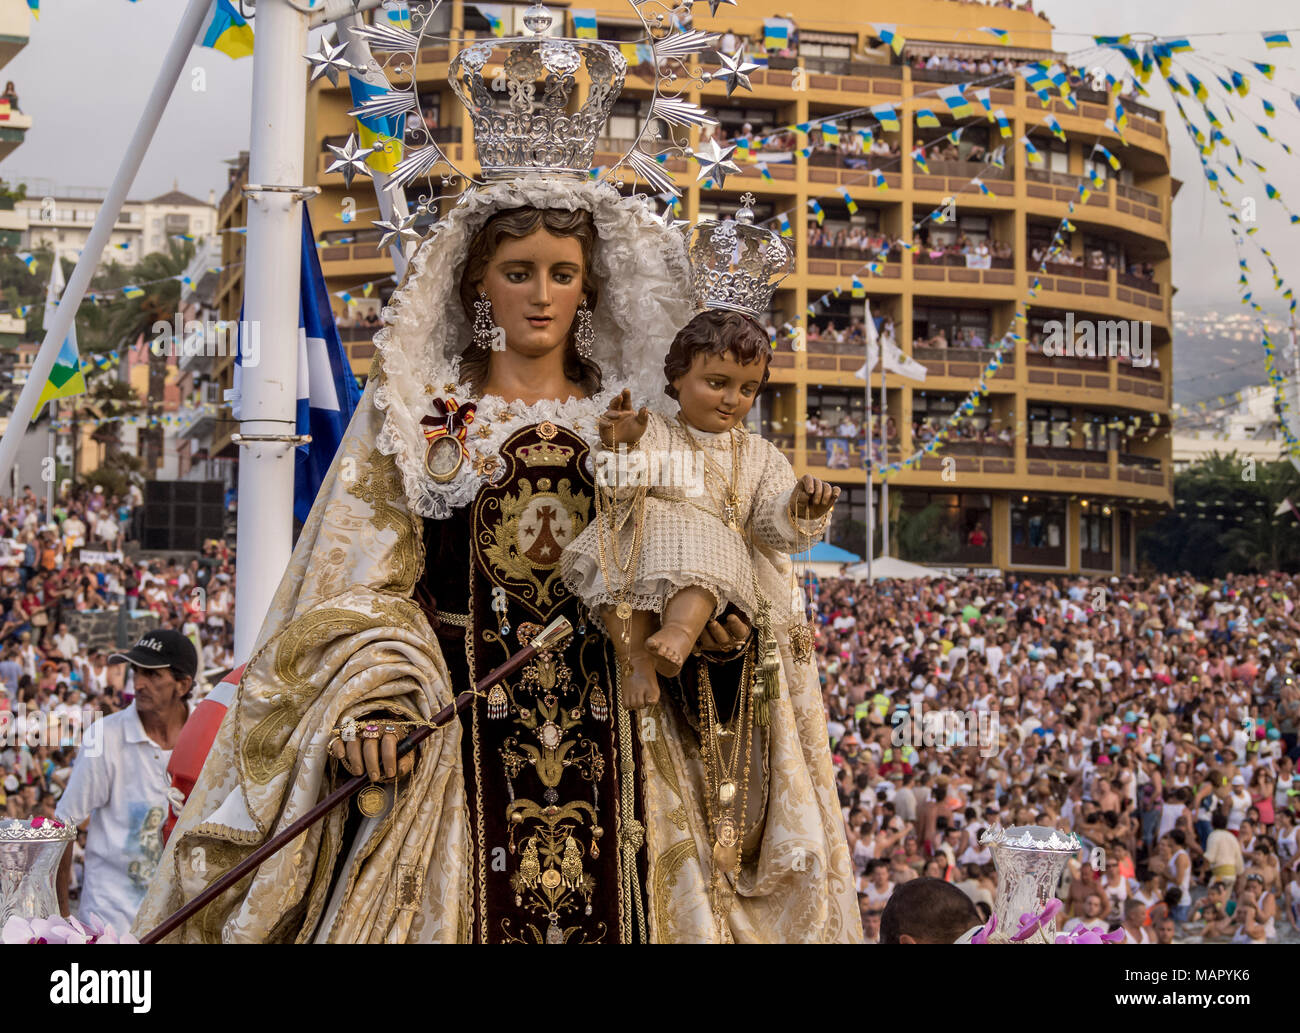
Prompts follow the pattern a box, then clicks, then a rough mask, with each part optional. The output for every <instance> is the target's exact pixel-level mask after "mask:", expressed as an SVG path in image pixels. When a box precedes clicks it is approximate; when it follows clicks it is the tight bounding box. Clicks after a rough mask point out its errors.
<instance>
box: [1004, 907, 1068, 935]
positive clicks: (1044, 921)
mask: <svg viewBox="0 0 1300 1033" xmlns="http://www.w3.org/2000/svg"><path fill="white" fill-rule="evenodd" d="M1063 906H1064V905H1062V903H1061V902H1060V900H1058V899H1057V898H1056V897H1053V898H1052V899H1051V900H1049V901H1048V902H1047V906H1046V907H1044V908H1043V910H1042V911H1040V912H1039V913H1038V914H1036V915H1032V914H1028V913H1026V914H1023V915H1021V916H1020V929H1019V930H1018V931H1017V932H1015V933H1014V934H1013V935H1012V936H1011V942H1012V943H1020V942H1022V941H1024V940H1027V939H1029V937H1031V936H1033V935H1034V933H1036V932H1038V930H1039V929H1041V928H1046V927H1047V926H1049V925H1050V924H1051V922H1052V920H1053V919H1054V918H1056V915H1057V913H1058V912H1059V911H1060V910H1061V908H1062V907H1063Z"/></svg>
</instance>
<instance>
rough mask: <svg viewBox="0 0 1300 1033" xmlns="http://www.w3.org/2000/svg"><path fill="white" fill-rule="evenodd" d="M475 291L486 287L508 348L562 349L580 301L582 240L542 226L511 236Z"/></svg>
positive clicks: (527, 351)
mask: <svg viewBox="0 0 1300 1033" xmlns="http://www.w3.org/2000/svg"><path fill="white" fill-rule="evenodd" d="M474 286H475V290H476V291H477V290H483V291H486V292H487V296H488V298H489V299H491V301H492V319H493V321H494V322H495V323H496V325H497V326H499V327H501V328H502V329H503V330H505V332H506V347H507V348H508V349H509V350H510V351H513V352H518V353H520V354H522V355H526V356H528V357H529V358H537V357H540V356H543V355H547V354H549V353H551V352H553V351H555V350H556V349H563V348H564V345H565V342H566V341H567V340H568V336H569V328H570V327H571V326H572V325H573V320H574V316H575V314H576V313H577V311H578V306H579V305H580V304H582V300H583V290H582V244H581V243H580V242H579V241H578V239H577V238H576V237H556V236H554V235H552V234H551V233H549V232H547V230H545V229H538V230H536V231H534V232H533V233H532V234H530V235H529V236H527V237H521V238H519V239H512V238H507V239H506V240H504V241H502V242H501V245H500V246H499V247H498V248H497V252H496V254H495V255H493V256H492V261H491V262H490V263H489V264H488V267H487V270H486V271H485V272H484V274H483V279H482V280H481V281H480V282H479V283H477V284H475V285H474Z"/></svg>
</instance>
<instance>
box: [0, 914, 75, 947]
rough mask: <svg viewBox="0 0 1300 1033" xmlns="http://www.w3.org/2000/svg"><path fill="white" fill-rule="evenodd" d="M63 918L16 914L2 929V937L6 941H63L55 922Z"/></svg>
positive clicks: (0, 937)
mask: <svg viewBox="0 0 1300 1033" xmlns="http://www.w3.org/2000/svg"><path fill="white" fill-rule="evenodd" d="M56 922H57V923H62V922H63V919H62V918H22V917H20V916H18V915H14V916H13V917H12V918H10V919H9V921H7V922H5V924H4V928H3V929H0V939H2V940H4V942H5V943H62V942H63V941H62V940H61V939H58V938H57V934H56V933H55V928H56V926H55V923H56Z"/></svg>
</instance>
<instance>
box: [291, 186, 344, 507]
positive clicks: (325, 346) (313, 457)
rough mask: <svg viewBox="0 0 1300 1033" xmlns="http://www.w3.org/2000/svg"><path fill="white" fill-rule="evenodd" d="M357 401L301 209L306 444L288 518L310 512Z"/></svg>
mask: <svg viewBox="0 0 1300 1033" xmlns="http://www.w3.org/2000/svg"><path fill="white" fill-rule="evenodd" d="M360 401H361V389H360V388H359V387H358V386H357V378H356V377H354V376H353V375H352V365H351V363H349V362H348V356H347V352H345V351H344V350H343V342H342V341H340V340H339V332H338V328H337V327H335V325H334V313H333V311H332V310H331V309H330V296H329V291H327V290H326V289H325V277H324V276H323V275H321V271H320V258H319V256H318V254H317V252H316V238H315V236H314V235H313V234H312V231H311V219H310V218H308V216H307V208H306V206H305V205H304V206H303V211H302V273H301V284H300V286H299V288H298V433H299V434H310V435H311V444H310V445H300V446H298V459H297V463H296V464H295V468H294V479H293V515H294V518H295V519H296V520H298V521H299V522H300V523H302V522H305V521H306V520H307V514H308V513H310V512H311V506H312V503H313V502H315V501H316V492H318V491H319V490H320V486H321V482H322V481H324V480H325V474H326V473H327V472H328V471H329V468H330V463H332V462H334V453H335V452H337V451H338V449H339V445H341V444H342V443H343V435H344V433H345V432H346V431H347V429H348V424H349V423H351V422H352V414H353V413H354V412H355V411H356V408H357V404H358V403H359V402H360Z"/></svg>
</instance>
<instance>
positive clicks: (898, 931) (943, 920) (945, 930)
mask: <svg viewBox="0 0 1300 1033" xmlns="http://www.w3.org/2000/svg"><path fill="white" fill-rule="evenodd" d="M982 924H983V923H982V922H981V921H980V915H979V912H978V911H976V910H975V904H974V902H973V901H972V900H971V899H970V897H968V896H966V894H965V893H963V892H962V891H961V890H959V889H958V888H957V887H956V886H954V885H952V884H951V883H948V882H944V881H943V880H942V879H925V878H921V879H912V880H910V881H908V882H905V883H903V884H902V885H900V886H896V887H894V892H893V894H892V895H891V896H890V898H889V903H888V904H886V905H885V910H884V913H883V914H882V915H881V916H880V942H881V943H954V942H956V940H957V939H959V938H960V937H961V936H962V934H963V933H967V932H970V931H971V930H972V929H974V928H975V927H977V926H979V925H982Z"/></svg>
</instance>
